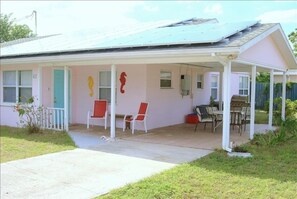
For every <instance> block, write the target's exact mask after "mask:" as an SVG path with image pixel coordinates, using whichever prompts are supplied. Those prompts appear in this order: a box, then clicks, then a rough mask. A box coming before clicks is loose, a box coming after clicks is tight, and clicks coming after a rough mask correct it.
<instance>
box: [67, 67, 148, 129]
mask: <svg viewBox="0 0 297 199" xmlns="http://www.w3.org/2000/svg"><path fill="white" fill-rule="evenodd" d="M86 67H87V68H88V69H87V70H86ZM71 71H72V107H71V108H72V123H83V124H85V123H86V119H87V112H88V110H92V108H93V102H94V100H95V99H98V80H99V71H110V66H85V67H84V66H77V67H72V69H71ZM122 72H126V74H127V77H126V85H125V87H124V89H125V93H124V94H122V93H120V90H119V89H120V82H119V77H120V74H121V73H122ZM89 76H91V77H92V78H93V79H94V95H93V96H92V97H91V96H89V88H88V77H89ZM116 80H117V93H116V100H117V102H116V113H119V114H125V113H134V114H136V113H137V111H138V107H139V104H140V102H141V101H146V89H145V88H146V66H144V65H117V78H116ZM109 109H110V107H109ZM99 122H100V121H99ZM101 123H102V124H103V121H102V122H101ZM116 123H117V125H118V126H121V125H122V123H121V121H117V122H116Z"/></svg>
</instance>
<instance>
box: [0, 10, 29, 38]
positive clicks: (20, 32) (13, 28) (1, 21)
mask: <svg viewBox="0 0 297 199" xmlns="http://www.w3.org/2000/svg"><path fill="white" fill-rule="evenodd" d="M11 15H12V14H9V15H7V14H1V15H0V43H3V42H7V41H12V40H16V39H21V38H28V37H33V36H34V34H33V31H32V30H31V29H30V28H29V27H28V26H27V25H18V24H15V19H11Z"/></svg>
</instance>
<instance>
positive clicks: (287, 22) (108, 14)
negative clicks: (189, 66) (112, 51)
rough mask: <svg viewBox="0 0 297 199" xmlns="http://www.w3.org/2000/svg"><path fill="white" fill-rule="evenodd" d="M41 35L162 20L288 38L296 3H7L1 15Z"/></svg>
mask: <svg viewBox="0 0 297 199" xmlns="http://www.w3.org/2000/svg"><path fill="white" fill-rule="evenodd" d="M33 10H35V11H36V12H37V33H38V35H49V34H57V33H68V32H73V31H77V30H85V29H94V28H95V29H98V28H99V29H104V28H113V27H119V26H122V25H124V26H128V27H129V26H133V25H139V24H143V23H147V22H156V21H162V20H170V21H171V20H174V21H175V20H176V21H178V20H185V19H190V18H194V17H196V18H217V19H218V20H219V22H223V23H226V22H235V21H250V20H260V21H261V22H262V23H280V24H281V26H282V28H283V30H284V32H285V34H286V35H288V34H289V33H290V32H292V31H294V30H295V28H297V2H296V1H282V0H278V1H11V0H10V1H5V0H1V13H2V14H9V13H12V18H15V19H16V23H18V24H27V25H28V26H29V27H30V28H31V29H32V30H33V31H35V25H34V24H35V19H34V17H32V15H31V14H32V12H33Z"/></svg>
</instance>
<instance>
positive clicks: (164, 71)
mask: <svg viewBox="0 0 297 199" xmlns="http://www.w3.org/2000/svg"><path fill="white" fill-rule="evenodd" d="M161 73H170V78H161ZM161 80H170V87H162V86H161ZM159 83H160V89H172V88H173V87H172V71H169V70H161V71H160V79H159Z"/></svg>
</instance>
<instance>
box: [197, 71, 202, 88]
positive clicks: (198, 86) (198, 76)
mask: <svg viewBox="0 0 297 199" xmlns="http://www.w3.org/2000/svg"><path fill="white" fill-rule="evenodd" d="M197 88H203V75H200V74H198V75H197Z"/></svg>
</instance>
